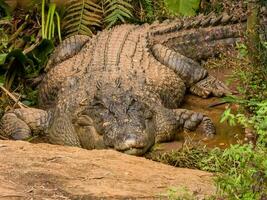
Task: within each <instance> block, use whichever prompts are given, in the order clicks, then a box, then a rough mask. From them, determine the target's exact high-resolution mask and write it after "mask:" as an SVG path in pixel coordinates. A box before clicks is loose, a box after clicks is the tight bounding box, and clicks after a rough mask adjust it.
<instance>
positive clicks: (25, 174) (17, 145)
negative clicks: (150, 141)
mask: <svg viewBox="0 0 267 200" xmlns="http://www.w3.org/2000/svg"><path fill="white" fill-rule="evenodd" d="M0 160H1V163H0V199H5V200H18V199H19V200H20V199H23V200H24V199H27V200H35V199H36V200H41V199H45V200H48V199H57V200H63V199H64V200H65V199H83V200H85V199H166V198H167V197H166V193H167V191H168V189H169V188H170V187H172V188H177V189H179V188H182V187H185V188H187V189H188V190H189V191H191V192H193V193H194V194H195V195H196V196H197V197H198V199H201V198H203V197H204V196H206V195H211V194H213V193H214V192H215V187H214V185H213V182H212V174H210V173H207V172H202V171H198V170H190V169H180V168H174V167H171V166H168V165H164V164H161V163H157V162H153V161H150V160H147V159H145V158H142V157H135V156H129V155H125V154H122V153H119V152H116V151H113V150H91V151H88V150H84V149H80V148H74V147H66V146H57V145H50V144H31V143H28V142H22V141H1V140H0Z"/></svg>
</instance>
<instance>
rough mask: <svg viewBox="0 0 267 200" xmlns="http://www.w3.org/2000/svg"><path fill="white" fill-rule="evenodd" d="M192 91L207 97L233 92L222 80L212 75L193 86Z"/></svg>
mask: <svg viewBox="0 0 267 200" xmlns="http://www.w3.org/2000/svg"><path fill="white" fill-rule="evenodd" d="M190 92H192V93H193V94H196V95H198V96H200V97H202V98H207V97H208V96H210V95H213V96H216V97H221V96H224V95H227V94H231V90H230V89H229V88H228V87H227V86H226V85H225V84H224V83H223V82H222V81H219V80H218V79H216V78H215V77H213V76H210V75H208V76H207V77H206V78H205V79H203V80H201V81H199V82H197V83H196V84H194V85H193V86H191V87H190Z"/></svg>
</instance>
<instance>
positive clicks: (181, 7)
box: [165, 0, 200, 16]
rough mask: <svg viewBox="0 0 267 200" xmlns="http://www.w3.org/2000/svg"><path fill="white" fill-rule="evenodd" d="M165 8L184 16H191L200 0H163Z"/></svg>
mask: <svg viewBox="0 0 267 200" xmlns="http://www.w3.org/2000/svg"><path fill="white" fill-rule="evenodd" d="M165 2H166V5H167V8H168V9H169V10H170V11H171V12H173V13H178V14H181V15H184V16H193V15H195V14H196V11H197V10H198V8H199V4H200V0H165Z"/></svg>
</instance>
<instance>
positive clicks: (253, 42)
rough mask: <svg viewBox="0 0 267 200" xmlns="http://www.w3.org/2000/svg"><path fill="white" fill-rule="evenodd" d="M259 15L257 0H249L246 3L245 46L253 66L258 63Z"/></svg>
mask: <svg viewBox="0 0 267 200" xmlns="http://www.w3.org/2000/svg"><path fill="white" fill-rule="evenodd" d="M259 15H260V3H259V0H250V1H249V3H248V20H247V47H248V54H249V58H250V60H251V63H252V65H253V66H258V65H259V64H260V52H259V51H260V37H259V22H260V18H259Z"/></svg>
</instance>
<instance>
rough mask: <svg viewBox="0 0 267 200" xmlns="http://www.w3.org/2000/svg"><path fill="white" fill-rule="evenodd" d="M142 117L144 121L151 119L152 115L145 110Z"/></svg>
mask: <svg viewBox="0 0 267 200" xmlns="http://www.w3.org/2000/svg"><path fill="white" fill-rule="evenodd" d="M144 117H145V119H152V118H153V113H152V112H151V111H150V110H145V112H144Z"/></svg>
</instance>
